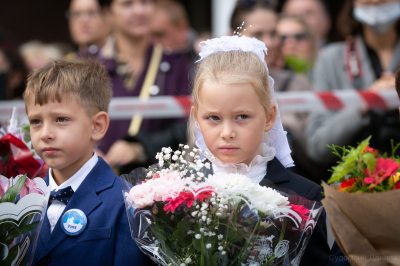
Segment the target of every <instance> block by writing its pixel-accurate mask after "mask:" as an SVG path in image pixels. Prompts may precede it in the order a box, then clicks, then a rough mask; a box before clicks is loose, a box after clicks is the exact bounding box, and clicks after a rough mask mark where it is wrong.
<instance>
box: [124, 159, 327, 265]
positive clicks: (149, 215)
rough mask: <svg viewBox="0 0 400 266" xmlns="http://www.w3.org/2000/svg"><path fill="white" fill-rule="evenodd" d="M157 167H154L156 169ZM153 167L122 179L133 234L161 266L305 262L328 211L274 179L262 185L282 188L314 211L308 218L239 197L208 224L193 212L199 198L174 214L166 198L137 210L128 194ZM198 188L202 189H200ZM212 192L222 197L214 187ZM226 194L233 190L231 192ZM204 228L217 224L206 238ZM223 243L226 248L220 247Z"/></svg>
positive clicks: (302, 204) (181, 207)
mask: <svg viewBox="0 0 400 266" xmlns="http://www.w3.org/2000/svg"><path fill="white" fill-rule="evenodd" d="M156 167H157V166H153V167H151V169H152V170H153V172H154V168H156ZM149 171H150V170H149V169H144V168H138V169H135V170H134V171H132V172H131V173H130V174H129V175H123V176H121V177H122V183H123V195H124V200H125V207H126V211H127V214H128V219H129V224H130V229H131V236H132V238H133V239H134V240H135V242H136V244H137V245H138V247H139V248H140V250H141V251H142V252H143V253H145V254H146V255H147V256H149V257H150V258H151V259H152V260H153V261H155V262H156V263H157V264H158V265H178V266H179V265H211V266H212V265H221V266H225V265H249V266H258V265H260V266H261V265H293V266H296V265H299V264H300V261H301V258H302V255H303V253H304V251H305V248H306V246H307V244H308V241H309V239H310V237H311V234H312V232H313V230H314V228H315V225H316V223H317V221H318V218H319V216H320V214H321V212H322V210H323V207H322V205H321V204H320V203H319V202H315V201H310V200H307V199H305V198H302V197H300V196H297V195H296V194H295V193H294V192H292V191H279V190H278V189H277V188H276V186H275V185H274V184H273V183H271V182H270V181H268V180H266V179H264V180H263V181H262V182H261V183H260V184H261V185H263V186H266V187H271V188H274V189H276V190H278V191H279V193H280V194H281V195H283V196H285V197H287V198H288V201H289V202H290V204H294V205H300V206H304V208H305V209H307V210H308V211H309V213H308V214H307V215H305V216H303V219H301V218H300V221H301V222H300V221H299V219H298V218H299V216H295V215H290V214H289V213H288V212H284V211H283V212H279V211H278V212H276V213H275V215H268V216H265V214H260V213H259V212H258V210H257V209H255V208H254V206H253V205H252V202H251V200H250V199H249V198H248V197H246V196H244V197H241V196H233V197H232V199H231V200H230V202H227V203H226V205H228V210H231V211H229V212H227V213H225V215H224V216H221V217H217V216H215V215H214V217H213V221H212V223H211V224H212V226H208V225H207V223H206V222H203V223H201V222H200V221H201V220H202V218H201V217H197V216H196V217H193V216H192V215H191V214H192V213H193V212H195V211H198V210H199V209H196V206H197V205H200V206H201V204H202V202H201V200H199V199H197V200H196V201H193V204H192V206H191V207H190V208H188V206H187V204H186V202H183V203H182V204H180V206H179V207H177V208H176V209H175V211H174V212H168V211H164V210H163V209H164V207H165V204H166V202H161V201H160V202H155V203H154V204H153V205H151V206H146V207H144V208H135V207H134V204H133V202H132V199H130V198H129V197H128V196H127V193H129V191H130V190H131V188H132V187H133V186H135V185H139V184H142V182H145V181H146V180H148V179H149V177H148V175H147V174H148V172H149ZM150 179H151V177H150ZM183 183H184V185H185V186H187V187H190V186H191V185H193V186H195V183H191V182H190V181H184V182H183ZM198 185H199V186H202V185H204V186H203V191H206V190H207V188H205V187H209V185H210V184H208V183H207V179H203V180H202V182H199V183H198ZM196 188H198V187H196ZM194 191H197V192H198V191H199V189H197V190H196V189H194ZM212 192H213V193H214V195H216V194H215V193H216V192H215V191H214V190H213V191H212ZM192 193H193V192H192ZM220 193H224V194H225V195H227V193H228V194H229V192H228V191H224V192H221V191H220ZM194 194H196V193H194ZM234 194H235V195H237V193H232V195H234ZM205 201H207V200H205ZM208 203H209V209H208V210H209V211H210V213H212V212H213V209H214V213H215V210H216V207H214V206H215V205H216V204H212V202H210V201H208ZM265 204H267V203H265ZM296 217H298V218H296ZM305 217H307V218H305ZM202 227H206V228H207V227H208V228H212V229H211V230H209V231H208V233H209V235H207V236H205V235H204V231H203V232H201V228H202ZM206 231H207V230H206ZM206 234H207V233H206ZM196 235H197V236H198V235H201V238H200V239H197V238H196ZM220 235H222V236H223V237H222V238H221V239H220V238H219V237H218V236H220ZM210 244H211V245H210ZM221 246H222V250H220V249H219V248H220V247H221ZM188 258H189V260H188ZM188 261H189V263H188Z"/></svg>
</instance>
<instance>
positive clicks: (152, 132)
mask: <svg viewBox="0 0 400 266" xmlns="http://www.w3.org/2000/svg"><path fill="white" fill-rule="evenodd" d="M99 4H100V6H101V8H102V11H103V12H104V16H105V18H106V20H107V21H109V23H110V24H111V28H112V34H111V35H110V36H109V37H108V38H107V40H106V42H105V44H104V45H103V46H102V48H101V49H100V51H99V52H98V53H97V54H96V55H97V57H98V58H99V59H100V60H101V61H102V63H103V65H104V66H105V67H106V69H107V71H108V74H109V76H110V82H111V85H112V89H113V97H140V98H142V99H143V100H145V99H147V98H149V97H157V96H164V95H170V96H181V95H189V84H190V81H189V79H188V73H189V71H188V66H187V63H186V59H185V57H184V55H181V54H173V53H166V52H164V50H163V48H162V46H161V45H154V44H153V43H152V42H151V18H152V16H153V15H154V10H155V4H156V1H155V0H99ZM83 56H85V55H83ZM185 122H186V121H185V119H145V118H143V117H141V116H140V115H136V116H134V117H133V118H132V119H131V120H112V121H110V127H109V130H108V131H107V133H106V135H105V137H104V138H103V139H102V140H101V142H99V143H98V150H97V152H98V154H100V156H102V157H103V158H104V160H105V161H106V162H107V163H108V164H109V165H110V166H111V167H113V168H114V170H116V171H117V172H119V173H121V174H122V173H129V172H130V171H131V170H132V169H134V168H136V167H139V166H145V167H147V166H149V165H150V164H153V163H156V162H157V161H156V160H155V156H156V153H157V152H158V151H160V150H161V148H162V147H169V146H170V147H171V148H173V149H174V147H175V149H178V147H179V143H184V140H185V136H186V135H185V134H186V123H185ZM175 136H183V140H181V139H180V140H175V139H174V137H175Z"/></svg>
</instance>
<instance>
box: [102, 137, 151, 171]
mask: <svg viewBox="0 0 400 266" xmlns="http://www.w3.org/2000/svg"><path fill="white" fill-rule="evenodd" d="M104 160H105V161H106V162H107V163H108V165H110V166H111V167H114V166H116V165H125V164H128V163H133V162H144V161H145V160H146V154H145V152H144V149H143V146H142V145H141V144H140V143H130V142H127V141H125V140H118V141H116V142H115V143H114V144H113V145H112V146H111V148H110V149H109V151H108V152H107V154H106V156H105V157H104Z"/></svg>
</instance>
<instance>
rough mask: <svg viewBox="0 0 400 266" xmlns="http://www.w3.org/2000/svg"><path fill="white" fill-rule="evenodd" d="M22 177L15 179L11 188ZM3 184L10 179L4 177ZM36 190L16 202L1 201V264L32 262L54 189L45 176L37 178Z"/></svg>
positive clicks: (18, 196)
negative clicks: (47, 182) (47, 183)
mask: <svg viewBox="0 0 400 266" xmlns="http://www.w3.org/2000/svg"><path fill="white" fill-rule="evenodd" d="M19 178H20V176H17V177H16V178H13V179H11V182H10V183H12V184H11V185H10V188H9V190H10V189H11V188H12V186H13V185H15V184H16V183H17V181H18V179H19ZM1 179H2V181H3V183H4V184H5V183H7V181H8V179H7V178H6V177H4V176H1ZM33 181H34V182H35V183H36V190H37V191H39V192H40V193H31V194H28V195H25V196H24V197H22V198H21V199H20V194H18V195H17V197H16V199H15V200H14V202H2V203H0V230H1V231H0V251H1V252H0V265H1V266H3V265H31V264H32V262H33V258H34V253H35V249H36V245H37V241H38V236H39V232H40V229H41V227H42V223H43V219H44V217H45V213H46V209H47V205H48V201H49V196H50V189H49V188H48V187H47V185H46V183H45V182H44V180H43V179H42V178H39V177H38V178H35V179H33Z"/></svg>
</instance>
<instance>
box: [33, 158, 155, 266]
mask: <svg viewBox="0 0 400 266" xmlns="http://www.w3.org/2000/svg"><path fill="white" fill-rule="evenodd" d="M44 181H45V182H46V184H47V185H49V176H48V173H47V175H46V177H45V178H44ZM70 209H79V210H82V211H83V212H84V213H85V214H86V217H87V226H86V229H85V231H83V232H82V233H81V234H80V235H78V236H67V235H66V234H65V233H64V232H63V231H62V229H61V226H60V220H61V219H58V222H57V224H56V226H55V227H54V230H53V232H52V233H51V234H50V223H49V220H48V218H47V213H46V217H45V218H44V221H43V225H42V228H41V230H40V235H39V239H38V242H37V247H36V250H35V257H34V264H33V265H154V263H153V262H152V261H151V260H150V259H149V258H148V257H147V256H146V255H144V254H143V253H142V252H141V251H140V250H139V248H138V247H137V245H136V243H135V241H134V240H133V239H132V238H131V233H130V227H129V224H128V218H127V214H126V211H125V204H124V200H123V196H122V184H121V179H120V177H118V176H117V175H116V174H115V173H114V171H113V170H112V169H111V168H110V167H109V166H108V164H107V163H106V162H104V160H103V159H102V158H100V157H99V160H98V162H97V164H96V165H95V166H94V167H93V169H92V170H91V171H90V173H89V174H88V175H87V176H86V178H85V179H84V180H83V182H82V184H81V185H80V186H79V188H78V189H77V190H76V191H75V193H74V195H73V196H72V198H71V200H70V201H69V203H68V204H67V206H66V208H65V210H64V211H63V213H65V212H66V211H68V210H70ZM61 217H62V215H61Z"/></svg>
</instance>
